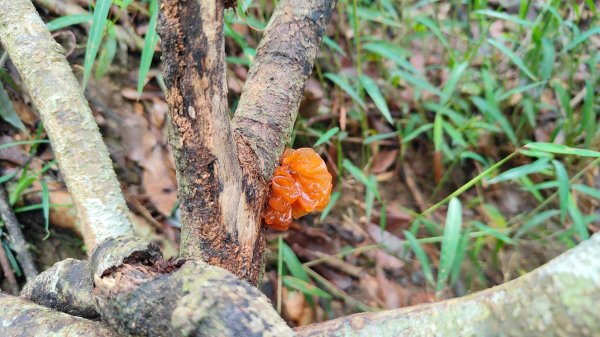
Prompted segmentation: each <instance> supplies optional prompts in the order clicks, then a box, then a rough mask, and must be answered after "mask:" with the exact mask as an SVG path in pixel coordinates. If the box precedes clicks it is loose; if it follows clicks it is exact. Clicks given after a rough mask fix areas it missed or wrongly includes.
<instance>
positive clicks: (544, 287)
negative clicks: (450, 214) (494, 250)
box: [296, 234, 600, 337]
mask: <svg viewBox="0 0 600 337" xmlns="http://www.w3.org/2000/svg"><path fill="white" fill-rule="evenodd" d="M598 303H600V234H596V235H594V236H592V238H591V239H589V240H587V241H584V242H582V243H581V244H579V246H577V247H576V248H574V249H572V250H570V251H568V252H566V253H564V254H562V255H560V256H559V257H557V258H555V259H554V260H552V261H550V262H549V263H547V264H546V265H544V266H542V267H540V268H538V269H537V270H535V271H533V272H530V273H528V274H526V275H524V276H522V277H520V278H518V279H515V280H513V281H511V282H507V283H505V284H502V285H500V286H498V287H495V288H491V289H488V290H484V291H481V292H478V293H475V294H472V295H470V296H466V297H461V298H457V299H452V300H447V301H443V302H437V303H432V304H425V305H418V306H413V307H408V308H402V309H397V310H389V311H383V312H376V313H361V314H356V315H351V316H346V317H342V318H338V319H335V320H332V321H329V322H325V323H319V324H313V325H309V326H306V327H301V328H298V329H296V332H297V334H298V336H303V337H309V336H310V337H314V336H340V337H341V336H373V335H377V336H400V335H402V336H413V337H419V336H474V335H477V336H542V335H543V336H597V335H598V331H600V320H599V319H598V318H600V314H599V312H598Z"/></svg>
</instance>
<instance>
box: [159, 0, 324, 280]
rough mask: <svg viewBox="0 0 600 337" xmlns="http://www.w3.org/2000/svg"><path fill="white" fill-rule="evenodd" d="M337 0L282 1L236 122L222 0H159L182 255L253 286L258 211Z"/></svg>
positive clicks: (260, 244) (259, 253)
mask: <svg viewBox="0 0 600 337" xmlns="http://www.w3.org/2000/svg"><path fill="white" fill-rule="evenodd" d="M334 4H335V1H332V0H327V1H315V0H312V1H294V0H283V1H281V2H279V4H278V6H277V8H276V10H275V13H274V14H273V16H272V19H271V21H270V23H269V25H268V26H267V29H266V30H265V33H264V37H263V40H262V42H261V44H260V45H259V47H258V49H257V55H256V58H255V60H254V63H253V65H252V67H251V70H250V74H249V78H248V82H247V84H246V86H245V89H244V92H243V94H242V97H241V100H240V108H239V109H238V112H237V113H236V115H235V117H234V121H233V127H234V128H235V138H237V139H234V133H233V131H232V130H233V128H232V123H231V120H230V118H229V109H228V107H227V86H226V81H225V67H226V64H225V54H224V35H223V12H224V4H223V1H222V0H211V1H200V0H188V1H185V0H162V2H161V11H160V15H159V24H158V32H159V34H160V35H161V38H162V40H161V41H162V42H161V43H162V50H163V64H164V74H165V81H166V84H167V87H168V93H167V101H168V103H169V107H170V109H169V114H170V116H171V126H172V128H171V139H170V143H171V146H172V147H173V153H174V155H175V161H176V165H177V174H178V175H177V180H178V194H179V199H180V201H181V204H180V205H181V206H180V207H181V217H182V223H183V225H182V236H181V255H182V256H183V257H185V258H195V259H202V260H203V261H206V262H208V263H210V264H211V265H216V266H220V267H222V268H225V269H227V270H229V271H231V272H232V273H234V274H235V275H237V276H238V277H240V278H242V279H245V280H247V281H249V282H250V283H252V284H257V283H258V280H259V276H260V273H261V271H262V267H263V253H264V246H265V243H264V237H263V235H264V233H263V232H264V230H263V228H262V219H261V216H260V214H261V211H262V207H263V204H264V201H265V200H266V198H267V196H268V182H269V180H270V178H271V175H272V173H273V169H274V167H275V165H276V164H277V163H278V162H279V158H280V156H281V154H282V153H283V149H284V146H285V144H286V143H287V139H288V138H289V136H290V134H291V131H292V128H293V125H294V122H295V119H296V115H297V111H298V106H299V104H300V100H301V98H302V93H303V90H304V86H305V84H306V81H307V80H308V78H309V76H310V73H311V71H312V67H313V63H314V59H315V57H316V55H317V52H318V49H319V44H320V42H321V38H322V36H323V33H324V31H325V25H326V24H327V22H328V21H329V19H330V17H331V13H332V10H333V6H334Z"/></svg>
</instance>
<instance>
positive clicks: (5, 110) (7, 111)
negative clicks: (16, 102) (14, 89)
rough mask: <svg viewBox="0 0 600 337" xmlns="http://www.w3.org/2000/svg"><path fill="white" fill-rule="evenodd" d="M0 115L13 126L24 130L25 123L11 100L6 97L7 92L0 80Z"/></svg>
mask: <svg viewBox="0 0 600 337" xmlns="http://www.w3.org/2000/svg"><path fill="white" fill-rule="evenodd" d="M0 117H1V118H2V119H4V120H5V121H6V122H7V123H9V124H10V125H12V126H14V127H15V128H17V129H19V130H21V131H24V130H26V128H25V125H24V124H23V122H22V121H21V118H19V115H18V114H17V112H16V111H15V107H14V106H13V104H12V101H11V100H10V98H9V97H8V93H7V92H6V90H5V89H4V85H3V84H2V82H1V81H0Z"/></svg>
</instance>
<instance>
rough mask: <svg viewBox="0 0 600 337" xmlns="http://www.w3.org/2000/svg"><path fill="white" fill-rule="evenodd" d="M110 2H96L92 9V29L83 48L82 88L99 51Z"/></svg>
mask: <svg viewBox="0 0 600 337" xmlns="http://www.w3.org/2000/svg"><path fill="white" fill-rule="evenodd" d="M111 5H112V0H98V1H96V7H95V8H94V15H93V19H92V27H91V28H90V34H89V36H88V42H87V46H86V48H85V60H84V64H83V67H84V72H83V87H84V88H85V86H86V85H87V82H88V80H89V79H90V74H91V73H92V66H93V65H94V61H95V60H96V55H97V54H98V50H99V49H100V44H101V43H102V36H103V35H104V28H105V27H106V22H107V21H108V19H107V17H108V12H109V10H110V6H111Z"/></svg>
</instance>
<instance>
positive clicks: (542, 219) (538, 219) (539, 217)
mask: <svg viewBox="0 0 600 337" xmlns="http://www.w3.org/2000/svg"><path fill="white" fill-rule="evenodd" d="M559 214H560V211H559V210H557V209H550V210H546V211H543V212H540V213H538V214H536V215H534V216H532V217H531V219H529V220H528V221H527V222H525V223H524V224H523V226H521V228H519V230H518V231H517V233H515V236H514V237H515V239H516V238H519V237H521V236H523V235H524V234H526V233H527V232H529V231H530V230H532V229H534V228H536V227H537V226H539V225H542V224H544V223H546V222H548V220H549V219H550V218H552V217H554V216H557V215H559Z"/></svg>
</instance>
